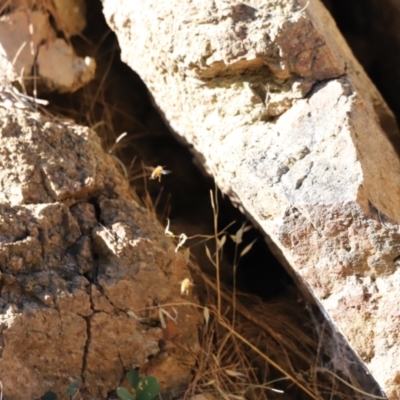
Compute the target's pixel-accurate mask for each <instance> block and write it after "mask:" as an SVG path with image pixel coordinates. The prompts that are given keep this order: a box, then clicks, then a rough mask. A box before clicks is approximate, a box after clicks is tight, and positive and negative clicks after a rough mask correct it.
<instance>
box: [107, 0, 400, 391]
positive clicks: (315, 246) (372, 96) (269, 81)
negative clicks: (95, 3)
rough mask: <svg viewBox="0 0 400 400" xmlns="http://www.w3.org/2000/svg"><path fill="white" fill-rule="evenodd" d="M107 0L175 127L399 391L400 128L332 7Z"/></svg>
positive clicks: (128, 52) (125, 43)
mask: <svg viewBox="0 0 400 400" xmlns="http://www.w3.org/2000/svg"><path fill="white" fill-rule="evenodd" d="M249 3H250V4H249ZM103 5H104V13H105V15H106V18H107V19H108V22H109V24H110V27H111V28H112V29H113V30H114V31H115V32H116V34H117V35H118V38H119V42H120V46H121V49H122V58H123V60H124V61H125V62H126V63H127V64H128V65H130V66H131V68H132V69H134V70H135V71H136V72H137V73H138V74H139V75H140V76H141V78H142V79H143V80H144V81H145V83H146V85H147V86H148V88H149V89H150V91H151V93H152V95H153V97H154V101H155V103H156V104H157V105H158V107H159V108H160V109H161V111H162V113H163V114H164V117H165V119H166V120H167V121H168V123H169V124H170V126H171V127H172V129H173V130H174V131H175V133H176V134H177V135H178V136H181V137H182V138H184V139H183V140H185V141H186V142H188V143H189V144H190V145H191V146H193V151H194V153H195V154H196V155H197V157H198V159H199V160H200V161H201V162H202V163H203V165H204V166H205V167H206V169H207V170H208V171H209V172H210V173H211V174H212V175H213V176H214V177H215V179H216V181H217V183H218V185H219V187H220V188H221V190H222V191H223V192H225V193H227V194H228V195H229V196H230V197H231V199H232V200H234V201H235V202H236V203H237V204H238V206H239V207H241V208H242V209H243V210H244V211H245V212H246V213H247V214H248V215H249V216H251V218H252V219H253V220H254V221H255V222H256V223H257V224H258V225H259V227H260V228H261V229H262V230H263V231H264V232H265V234H266V235H267V237H268V238H269V239H271V240H272V241H273V243H274V245H275V246H276V247H277V249H278V250H279V251H278V252H277V255H278V257H279V256H280V257H281V261H282V262H283V263H284V264H285V265H288V268H289V269H290V271H291V273H292V274H293V275H295V276H298V277H300V278H301V279H302V280H303V282H306V284H307V285H308V286H309V288H310V289H311V291H312V293H313V294H314V295H315V296H316V297H317V298H318V300H319V301H320V302H321V304H322V305H323V307H324V309H325V311H326V312H327V314H328V315H329V316H330V318H331V319H332V320H333V322H334V323H335V324H336V326H337V327H338V328H339V330H340V331H341V332H343V333H344V335H345V336H346V338H347V339H348V341H349V343H350V344H351V346H353V348H354V349H355V350H356V351H357V353H358V354H359V356H360V357H361V358H362V360H363V361H364V362H365V364H366V365H367V366H368V368H369V369H370V371H371V373H372V374H373V375H374V376H375V377H376V379H377V380H378V381H379V382H380V384H381V386H382V387H383V388H384V389H385V391H386V394H387V395H388V396H389V398H390V399H398V398H399V397H400V386H399V384H398V382H399V376H398V372H397V371H399V370H400V366H399V361H398V360H399V359H400V358H399V353H400V348H399V345H398V326H399V322H400V319H399V318H400V311H399V310H400V303H399V300H398V293H397V292H398V291H397V287H398V285H399V279H400V276H399V269H398V265H399V256H400V241H399V239H400V236H399V235H400V230H399V225H398V223H399V222H400V208H399V206H398V205H399V204H400V162H399V158H398V156H397V154H396V151H395V149H399V133H398V129H397V126H396V124H395V121H394V118H393V115H392V114H391V112H390V110H389V109H388V108H387V106H386V105H385V103H384V101H383V100H382V98H381V96H380V95H379V93H378V92H377V90H376V89H375V87H374V86H373V84H372V83H371V82H370V81H369V79H368V78H367V76H366V75H365V73H364V71H363V70H362V68H361V67H360V65H359V64H358V63H357V61H356V60H355V59H354V57H353V55H352V54H351V52H350V50H349V48H348V46H347V44H346V43H345V42H344V40H343V38H342V37H341V35H340V33H339V32H338V30H337V28H336V26H335V23H334V22H333V20H332V19H331V17H330V15H329V14H328V13H327V12H326V10H325V9H324V8H323V6H322V5H321V4H320V2H319V1H318V0H312V1H311V2H310V3H309V4H308V6H307V7H306V9H305V10H300V9H301V7H302V6H305V4H304V2H302V4H299V5H298V7H297V9H296V8H293V2H292V1H289V0H280V1H276V2H274V3H273V4H272V3H266V2H264V1H261V0H253V1H251V2H245V3H242V2H239V1H233V0H232V1H223V0H220V1H211V0H209V1H196V0H192V1H188V2H186V3H185V5H184V6H182V4H181V2H179V1H177V0H175V1H168V2H162V1H148V0H146V1H137V2H135V4H134V5H133V4H131V3H130V2H127V1H119V2H116V1H108V0H105V1H104V2H103ZM299 10H300V11H299Z"/></svg>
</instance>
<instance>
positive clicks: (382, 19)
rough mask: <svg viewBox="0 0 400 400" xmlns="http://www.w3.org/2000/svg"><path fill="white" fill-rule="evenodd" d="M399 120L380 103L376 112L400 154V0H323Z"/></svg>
mask: <svg viewBox="0 0 400 400" xmlns="http://www.w3.org/2000/svg"><path fill="white" fill-rule="evenodd" d="M322 1H323V3H324V4H325V6H326V7H327V8H328V10H329V11H330V13H331V14H332V16H333V18H334V19H335V21H336V23H337V26H338V28H339V29H340V31H341V33H342V35H343V36H344V37H345V39H346V40H347V43H348V44H349V46H350V47H351V49H352V51H353V53H354V55H355V56H356V58H357V59H358V61H359V62H360V64H361V65H362V66H363V68H364V69H365V71H366V72H367V74H368V75H369V77H370V78H371V80H372V81H373V83H374V84H375V85H376V87H377V88H378V90H379V91H380V93H381V94H382V96H383V98H384V99H385V101H386V102H387V104H388V105H389V107H390V108H391V110H392V111H393V113H394V115H395V117H396V119H397V124H396V121H394V120H393V118H392V116H391V115H388V113H387V111H386V110H384V109H382V107H381V106H380V105H377V106H376V110H375V111H376V113H377V115H378V117H379V119H380V123H381V126H382V128H383V130H384V131H385V132H386V133H387V136H388V138H389V139H390V141H391V142H392V144H393V147H394V148H395V150H396V152H397V154H399V155H400V135H399V130H398V126H397V125H398V123H399V121H400V96H399V92H400V68H399V64H400V35H399V26H400V3H399V2H398V1H397V0H352V1H347V0H322Z"/></svg>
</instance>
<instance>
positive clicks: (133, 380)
mask: <svg viewBox="0 0 400 400" xmlns="http://www.w3.org/2000/svg"><path fill="white" fill-rule="evenodd" d="M125 379H126V380H127V381H128V382H129V383H130V385H131V386H132V387H133V388H134V389H136V386H137V384H138V382H139V371H138V370H137V369H131V370H130V371H128V372H127V373H126V375H125Z"/></svg>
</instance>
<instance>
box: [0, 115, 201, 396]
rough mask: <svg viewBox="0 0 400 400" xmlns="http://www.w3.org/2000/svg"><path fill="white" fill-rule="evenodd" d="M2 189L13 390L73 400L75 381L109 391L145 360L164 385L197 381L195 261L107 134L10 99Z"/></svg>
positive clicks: (1, 249)
mask: <svg viewBox="0 0 400 400" xmlns="http://www.w3.org/2000/svg"><path fill="white" fill-rule="evenodd" d="M0 190H1V192H0V193H1V196H0V290H1V297H0V376H1V382H2V386H3V394H4V398H5V399H7V400H13V399H15V400H17V399H18V400H19V399H21V398H24V399H34V398H40V397H41V396H42V395H43V394H44V393H45V392H46V391H48V390H52V391H54V392H56V393H57V394H58V396H59V397H58V398H59V399H63V398H66V395H67V387H68V385H69V384H70V383H71V381H72V380H75V379H76V380H78V381H79V382H80V383H81V394H82V396H83V397H84V398H90V397H91V396H93V397H94V398H106V396H107V393H109V392H110V391H112V390H114V389H116V388H117V386H118V385H119V384H120V382H121V379H122V377H123V375H124V373H125V372H126V371H127V370H128V369H130V368H132V367H136V366H139V367H140V368H141V372H142V373H143V372H145V371H150V372H152V374H153V375H155V376H156V377H157V378H158V379H159V381H160V383H161V388H162V390H169V389H171V388H173V387H177V386H181V385H184V384H186V383H187V382H188V381H189V379H190V367H191V366H192V365H193V363H194V359H193V355H194V354H196V352H197V351H198V349H199V345H198V338H197V330H196V324H198V323H200V320H199V313H198V312H197V310H196V309H195V308H193V307H190V306H188V305H187V303H188V301H194V300H192V299H187V298H184V299H182V298H181V295H180V285H179V282H181V281H182V280H183V279H184V278H187V277H188V276H189V273H188V270H187V268H186V265H185V261H184V258H183V256H181V255H179V254H176V253H175V252H174V246H173V243H171V241H170V239H168V238H167V237H165V235H164V232H163V228H162V227H161V226H160V225H159V224H158V223H157V222H156V221H155V219H154V218H153V217H152V216H150V215H149V213H148V211H147V210H145V209H143V208H142V207H140V206H139V205H138V203H137V201H136V199H135V197H134V196H133V195H132V194H131V192H130V190H129V186H128V183H127V182H126V180H125V179H124V178H123V177H122V176H121V174H120V173H119V171H118V169H117V167H116V166H115V163H114V162H113V160H112V159H111V157H110V156H109V155H106V154H104V152H103V150H102V149H101V146H100V141H99V139H98V138H97V136H96V135H95V134H94V133H93V132H92V131H90V130H88V129H85V128H82V127H77V126H74V125H68V124H66V123H63V122H57V121H46V120H44V119H43V117H40V116H39V115H38V114H28V113H26V112H24V111H23V110H19V111H18V110H5V109H3V108H1V107H0ZM168 303H174V304H175V305H174V306H173V307H172V306H168ZM179 303H185V304H186V305H182V306H179ZM161 309H164V310H165V311H166V312H168V313H169V314H170V315H171V316H172V317H173V318H175V321H172V320H170V319H168V318H167V317H166V316H165V314H163V315H164V317H165V326H163V325H162V323H161V322H162V319H161V318H160V315H159V312H160V310H161ZM150 358H151V361H149V360H150ZM176 371H179V374H176Z"/></svg>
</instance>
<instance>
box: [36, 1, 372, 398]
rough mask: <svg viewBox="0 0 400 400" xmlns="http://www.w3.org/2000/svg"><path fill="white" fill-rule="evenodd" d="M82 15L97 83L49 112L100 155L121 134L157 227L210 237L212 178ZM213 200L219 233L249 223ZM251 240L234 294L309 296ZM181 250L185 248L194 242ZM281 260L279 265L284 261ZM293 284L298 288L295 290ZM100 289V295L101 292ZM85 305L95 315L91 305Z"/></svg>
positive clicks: (228, 251)
mask: <svg viewBox="0 0 400 400" xmlns="http://www.w3.org/2000/svg"><path fill="white" fill-rule="evenodd" d="M88 9H89V10H90V12H89V13H88V15H87V18H88V28H87V29H86V31H85V32H84V37H85V38H84V39H79V38H75V39H73V44H74V47H75V49H76V50H77V51H78V53H79V50H80V49H81V50H82V51H81V55H90V56H94V57H95V58H96V61H97V63H98V68H97V72H96V78H95V80H94V81H92V82H91V83H90V84H89V85H87V86H86V87H84V88H82V89H80V90H78V91H77V92H75V93H73V94H68V95H59V94H52V95H51V96H50V97H49V98H48V100H49V101H50V104H51V107H50V108H51V111H52V112H53V113H55V114H60V115H62V116H67V117H70V118H73V119H74V120H75V121H76V122H77V123H80V124H82V125H89V126H93V127H95V130H96V132H97V133H98V134H99V136H100V137H101V139H102V143H103V146H104V148H105V150H106V151H109V150H110V149H111V148H112V147H113V145H114V142H115V139H116V138H117V137H118V136H119V135H120V134H121V133H123V132H127V133H128V135H127V137H126V138H124V139H123V140H122V141H121V142H120V144H119V145H118V146H117V149H116V150H115V151H114V153H113V154H114V155H115V156H117V157H118V158H119V159H120V160H121V161H122V162H123V164H124V165H125V166H126V168H127V170H128V174H129V179H130V180H131V181H132V182H131V183H132V185H133V187H134V188H135V190H136V192H137V193H138V195H139V197H141V198H142V199H143V200H144V201H143V202H144V204H147V205H149V203H148V198H147V194H149V195H150V197H151V199H152V202H153V205H156V212H157V214H158V217H159V219H160V222H161V223H162V224H163V225H164V226H165V224H166V217H167V216H168V217H169V218H170V220H171V227H170V230H171V231H172V232H174V233H176V234H180V233H182V232H184V233H185V234H186V235H188V236H192V235H196V234H212V233H213V225H212V223H213V214H212V208H211V204H210V190H214V187H215V185H214V182H213V180H212V179H211V178H210V177H209V176H207V175H206V174H205V173H204V171H203V170H202V168H201V166H200V168H198V166H196V163H198V162H199V161H198V159H197V160H195V159H194V156H193V154H195V150H194V149H192V151H193V152H191V151H190V146H185V145H184V144H182V143H180V142H178V141H177V139H176V138H175V137H174V136H173V135H172V134H171V132H170V131H169V129H168V127H167V126H166V125H165V123H164V121H163V119H162V117H161V116H160V114H159V113H158V112H157V110H156V109H155V108H154V107H153V106H152V102H151V99H150V96H149V95H148V93H147V89H146V86H145V85H144V83H143V82H142V81H141V80H140V78H139V77H138V76H137V74H135V73H134V72H133V71H131V70H130V69H129V68H128V67H127V66H126V65H125V64H123V63H122V62H121V60H120V50H119V47H118V43H117V40H116V38H115V35H114V34H113V33H112V32H110V31H109V29H108V27H107V25H106V23H105V21H104V17H103V14H102V10H101V3H100V1H96V2H91V4H90V7H88ZM42 97H43V96H42ZM182 141H183V139H182V140H181V142H182ZM133 161H134V162H133ZM157 165H162V166H165V168H166V169H168V170H171V171H172V174H170V175H166V176H163V177H162V181H161V182H158V180H149V179H148V178H149V172H148V171H146V170H143V166H147V167H151V166H153V167H155V166H157ZM143 175H145V176H143ZM218 196H219V197H218V198H219V200H218V201H219V209H220V213H219V227H220V229H222V228H223V227H225V226H226V225H228V224H229V223H231V222H232V221H236V222H235V224H234V225H233V226H232V228H231V229H230V233H232V234H234V233H235V232H236V231H237V229H239V227H240V226H241V225H242V224H243V223H244V222H246V223H249V222H248V221H247V219H246V217H245V216H244V215H243V214H242V213H241V212H240V211H239V210H238V209H237V208H235V207H234V206H233V205H232V204H231V202H230V201H229V200H228V199H227V198H226V197H225V198H222V196H221V195H220V194H218ZM146 199H147V200H146ZM96 212H97V214H96V219H97V220H98V221H99V220H100V217H101V215H100V214H99V210H98V209H97V210H96ZM255 239H257V240H256V242H255V244H254V246H253V248H252V250H251V251H250V252H249V253H248V254H246V255H245V256H244V257H243V258H242V259H241V260H240V263H239V266H238V270H237V279H236V280H237V286H238V289H240V290H242V291H246V292H249V293H252V294H256V295H258V296H260V297H261V298H262V299H263V300H264V301H269V300H272V299H275V298H278V297H279V298H284V299H285V298H286V299H288V301H289V302H296V301H300V302H301V301H302V299H301V295H300V293H301V292H303V293H306V292H308V288H305V287H301V285H303V284H302V283H301V282H297V281H296V283H295V282H294V280H293V278H292V277H291V276H290V275H289V274H288V272H287V270H290V266H289V265H288V264H287V265H286V268H287V269H285V268H284V266H282V265H281V264H280V262H279V261H278V259H277V258H276V257H274V254H278V253H279V250H278V249H277V248H276V246H274V245H273V243H272V242H271V241H270V240H269V238H265V237H264V236H263V235H262V234H261V233H260V232H259V231H258V230H257V229H255V228H254V229H252V230H251V231H249V232H248V233H246V235H245V240H246V242H245V243H244V244H243V245H242V246H243V247H242V248H244V247H245V246H246V245H247V244H249V243H251V242H252V241H253V240H255ZM267 242H268V244H269V246H270V247H271V249H272V251H271V250H270V248H269V247H268V245H267ZM187 244H188V245H189V246H190V245H191V244H192V243H191V242H188V243H187ZM224 250H225V254H224V259H225V262H224V264H223V276H222V278H223V280H225V281H226V283H228V284H230V283H231V282H232V262H233V254H234V244H233V243H232V242H230V241H229V240H228V241H227V244H226V245H225V246H224ZM192 252H193V253H194V254H195V256H196V257H197V259H198V261H199V264H200V265H201V266H202V267H203V268H204V269H205V270H206V272H210V273H211V272H214V271H213V267H211V264H209V263H208V264H207V257H206V255H205V252H204V247H203V244H201V243H200V244H199V245H198V246H196V247H193V248H192ZM93 254H98V256H100V257H101V256H102V254H101V251H97V250H96V245H95V244H94V245H93ZM280 259H281V260H284V258H283V256H281V257H280ZM207 265H208V266H207ZM88 278H89V280H90V281H92V282H94V281H95V280H94V278H93V277H92V276H89V275H88ZM294 278H295V279H296V277H294ZM299 286H300V287H301V290H299V289H298V288H299ZM99 290H100V291H101V293H102V294H103V295H104V291H103V290H102V288H101V287H99ZM105 297H106V298H107V296H105ZM108 300H109V299H108ZM91 301H92V299H91ZM307 301H308V302H310V305H309V307H308V312H309V314H310V316H311V315H312V318H311V317H310V318H309V319H310V322H309V323H310V325H311V324H316V325H319V326H320V327H321V326H323V327H324V328H323V330H324V329H325V330H326V335H327V337H334V338H335V339H333V342H334V343H336V344H338V345H340V346H339V347H340V348H341V349H342V348H343V349H344V350H343V352H344V353H349V354H348V355H346V357H347V360H351V363H353V364H354V365H355V367H354V368H362V367H360V366H359V365H360V364H359V360H358V359H357V357H355V356H354V354H353V353H351V351H349V348H348V347H347V345H346V343H345V340H344V339H343V338H342V337H341V336H340V337H339V338H337V337H336V336H337V333H336V332H333V331H332V330H331V327H330V326H328V325H327V324H326V320H327V318H326V317H325V316H324V315H323V314H322V313H321V311H320V306H319V305H318V304H316V303H315V302H314V300H313V299H312V298H311V296H310V298H308V299H307ZM110 303H111V302H110ZM111 304H112V303H111ZM91 306H92V311H93V304H92V305H91ZM90 318H91V317H87V320H86V323H87V335H88V339H87V342H86V346H85V353H84V365H83V369H82V381H83V383H84V371H85V369H86V357H87V352H88V348H89V345H90ZM302 328H304V327H301V329H302ZM364 375H365V371H362V372H360V376H361V377H364ZM360 379H361V380H363V379H364V378H360ZM368 379H369V378H365V380H366V381H368V382H364V383H365V385H364V387H365V388H366V387H369V389H370V393H376V394H378V395H379V394H380V391H379V389H378V388H376V387H374V383H373V382H371V381H369V380H368Z"/></svg>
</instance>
